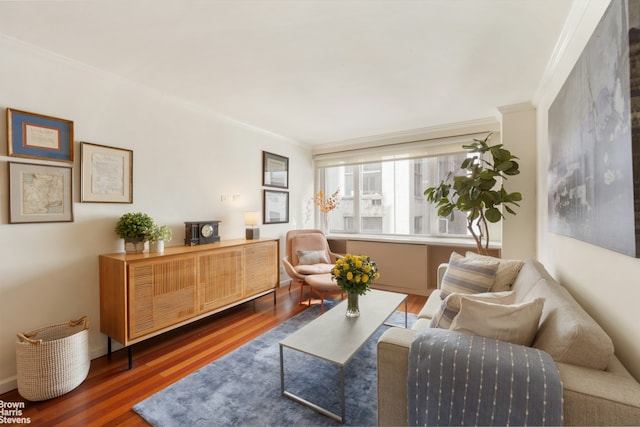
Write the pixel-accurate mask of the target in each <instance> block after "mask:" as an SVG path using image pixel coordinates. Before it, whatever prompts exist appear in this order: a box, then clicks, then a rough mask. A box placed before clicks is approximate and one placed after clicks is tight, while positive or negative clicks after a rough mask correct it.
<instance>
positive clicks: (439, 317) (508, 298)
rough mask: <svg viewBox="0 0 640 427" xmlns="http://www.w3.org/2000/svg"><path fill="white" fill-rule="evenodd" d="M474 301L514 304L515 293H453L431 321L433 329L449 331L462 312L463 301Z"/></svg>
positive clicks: (443, 302) (444, 301)
mask: <svg viewBox="0 0 640 427" xmlns="http://www.w3.org/2000/svg"><path fill="white" fill-rule="evenodd" d="M463 298H464V299H473V300H476V301H486V302H492V303H494V304H513V298H514V294H513V292H483V293H480V294H458V293H453V294H450V295H449V296H448V297H446V298H445V299H444V300H443V301H442V303H441V304H440V307H439V309H438V311H437V312H436V313H435V315H434V316H433V318H432V319H431V324H430V325H429V326H430V327H432V328H442V329H449V327H450V326H451V322H453V319H454V318H455V317H456V315H457V314H458V312H459V311H460V302H461V300H462V299H463Z"/></svg>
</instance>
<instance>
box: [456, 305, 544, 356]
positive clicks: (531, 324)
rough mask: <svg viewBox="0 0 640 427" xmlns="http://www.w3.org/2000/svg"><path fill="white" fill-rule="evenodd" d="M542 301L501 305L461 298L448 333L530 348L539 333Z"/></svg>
mask: <svg viewBox="0 0 640 427" xmlns="http://www.w3.org/2000/svg"><path fill="white" fill-rule="evenodd" d="M543 305H544V300H543V299H542V298H536V299H535V300H533V301H529V302H525V303H521V304H514V305H500V304H492V303H490V302H486V301H474V300H472V299H469V298H464V297H463V298H462V300H461V301H460V312H459V313H458V315H457V316H456V317H455V319H453V322H451V328H450V329H451V330H452V331H458V332H462V333H464V334H468V335H478V336H481V337H486V338H493V339H496V340H501V341H507V342H510V343H513V344H520V345H525V346H528V347H529V346H531V344H532V343H533V340H534V339H535V337H536V333H537V332H538V323H539V322H540V315H541V314H542V306H543Z"/></svg>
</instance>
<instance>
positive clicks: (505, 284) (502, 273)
mask: <svg viewBox="0 0 640 427" xmlns="http://www.w3.org/2000/svg"><path fill="white" fill-rule="evenodd" d="M466 255H467V258H472V259H476V260H479V261H485V262H498V263H499V265H498V271H497V272H496V277H495V279H494V280H493V286H491V291H492V292H502V291H508V290H510V289H511V285H513V282H514V281H515V280H516V277H517V276H518V273H519V272H520V269H521V268H522V266H523V265H524V261H522V260H519V259H502V258H495V257H492V256H487V255H479V254H477V253H475V252H470V251H469V252H467V254H466Z"/></svg>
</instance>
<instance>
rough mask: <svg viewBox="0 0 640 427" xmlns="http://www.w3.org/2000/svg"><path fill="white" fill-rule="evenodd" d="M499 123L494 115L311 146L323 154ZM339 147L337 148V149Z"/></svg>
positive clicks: (471, 130) (490, 129)
mask: <svg viewBox="0 0 640 427" xmlns="http://www.w3.org/2000/svg"><path fill="white" fill-rule="evenodd" d="M499 131H500V123H499V121H498V120H497V118H496V117H486V118H483V119H476V120H468V121H463V122H456V123H449V124H444V125H438V126H430V127H425V128H419V129H411V130H406V131H400V132H391V133H386V134H380V135H371V136H365V137H360V138H353V139H347V140H343V141H334V142H329V143H325V144H318V145H315V146H314V147H313V154H314V155H316V154H325V153H332V152H335V151H348V150H356V149H359V148H371V147H381V146H385V145H392V144H403V143H409V142H416V141H425V140H430V139H438V138H447V137H452V136H462V135H470V134H476V133H484V132H499ZM338 149H339V150H338Z"/></svg>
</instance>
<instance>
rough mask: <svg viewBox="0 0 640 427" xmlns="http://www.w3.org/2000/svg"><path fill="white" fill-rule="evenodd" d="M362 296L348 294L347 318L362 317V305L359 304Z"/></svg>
mask: <svg viewBox="0 0 640 427" xmlns="http://www.w3.org/2000/svg"><path fill="white" fill-rule="evenodd" d="M359 296H360V295H358V294H356V293H353V292H347V313H346V316H347V317H359V316H360V305H359V304H358V297H359Z"/></svg>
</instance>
